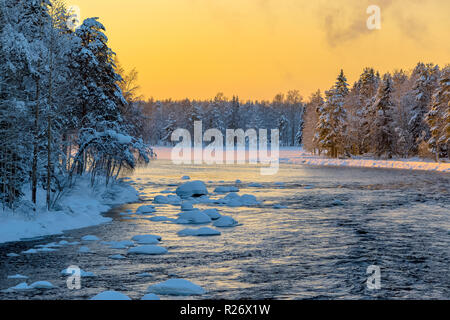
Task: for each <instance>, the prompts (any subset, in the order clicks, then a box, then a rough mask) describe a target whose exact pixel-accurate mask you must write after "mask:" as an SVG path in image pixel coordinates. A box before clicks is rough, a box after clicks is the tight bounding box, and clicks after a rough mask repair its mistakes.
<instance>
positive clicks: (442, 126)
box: [425, 66, 450, 161]
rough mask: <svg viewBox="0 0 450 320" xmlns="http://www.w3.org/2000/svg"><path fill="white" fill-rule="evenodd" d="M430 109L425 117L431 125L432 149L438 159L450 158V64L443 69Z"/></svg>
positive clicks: (430, 143)
mask: <svg viewBox="0 0 450 320" xmlns="http://www.w3.org/2000/svg"><path fill="white" fill-rule="evenodd" d="M430 109H431V110H430V111H429V112H428V114H427V115H426V117H425V120H426V122H427V123H428V125H429V127H430V135H431V137H430V139H429V140H428V146H429V148H430V151H431V152H432V153H434V154H435V155H436V161H439V159H440V158H444V157H449V158H450V66H447V67H446V68H444V69H443V70H442V73H441V78H440V80H439V86H438V87H437V88H436V91H435V93H434V95H433V98H432V101H431V108H430Z"/></svg>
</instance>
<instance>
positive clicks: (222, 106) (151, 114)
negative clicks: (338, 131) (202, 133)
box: [139, 90, 305, 146]
mask: <svg viewBox="0 0 450 320" xmlns="http://www.w3.org/2000/svg"><path fill="white" fill-rule="evenodd" d="M139 105H140V108H141V109H142V112H143V113H144V115H145V116H146V120H145V123H144V128H143V130H144V131H143V136H144V137H145V138H146V139H147V142H148V143H151V144H152V145H155V144H159V145H173V142H172V141H171V135H172V132H173V131H175V130H176V129H177V128H184V129H187V130H189V131H190V132H191V134H193V130H194V129H193V127H194V122H195V121H198V120H201V121H202V122H203V130H208V129H212V128H216V129H219V130H220V131H221V132H222V133H223V134H224V135H225V131H226V129H243V130H247V129H256V130H258V129H269V130H270V129H279V131H280V145H282V146H300V145H301V144H302V132H303V112H304V107H305V105H304V102H303V98H302V96H301V95H300V93H299V91H298V90H292V91H289V92H288V93H287V94H286V95H284V94H281V93H280V94H277V95H276V96H275V98H274V99H273V101H245V102H242V101H240V100H239V98H238V97H236V96H234V97H232V98H231V99H228V98H227V97H225V96H224V94H223V93H218V94H217V95H216V96H215V97H214V99H212V100H207V101H199V100H189V99H185V100H181V101H174V100H164V101H154V100H149V101H147V102H141V103H139Z"/></svg>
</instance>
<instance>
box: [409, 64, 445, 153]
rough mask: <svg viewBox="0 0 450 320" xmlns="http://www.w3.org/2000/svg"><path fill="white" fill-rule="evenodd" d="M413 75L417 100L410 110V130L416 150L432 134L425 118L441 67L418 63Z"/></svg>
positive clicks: (413, 148) (413, 91)
mask: <svg viewBox="0 0 450 320" xmlns="http://www.w3.org/2000/svg"><path fill="white" fill-rule="evenodd" d="M412 77H413V78H414V79H415V82H414V86H413V89H412V93H413V95H414V99H415V101H414V105H413V107H412V109H411V111H410V112H411V113H410V118H409V131H410V132H411V134H412V138H413V140H414V145H413V147H412V150H413V152H416V150H417V148H418V145H419V144H420V142H421V141H422V140H424V139H425V140H427V139H428V138H429V135H430V134H429V128H428V125H427V124H426V122H425V121H424V118H425V115H426V114H427V113H428V111H429V109H428V107H429V105H430V101H431V98H432V95H433V92H434V90H435V88H436V86H437V80H438V78H439V67H438V66H437V65H434V64H424V63H418V64H417V66H416V68H415V69H414V71H413V75H412Z"/></svg>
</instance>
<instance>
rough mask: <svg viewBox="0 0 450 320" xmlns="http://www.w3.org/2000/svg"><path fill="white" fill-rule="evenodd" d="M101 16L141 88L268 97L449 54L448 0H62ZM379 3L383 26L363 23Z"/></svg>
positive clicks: (442, 60) (167, 93) (172, 94)
mask: <svg viewBox="0 0 450 320" xmlns="http://www.w3.org/2000/svg"><path fill="white" fill-rule="evenodd" d="M67 4H68V5H77V6H78V7H80V9H81V17H82V19H84V18H87V17H92V16H97V17H100V21H101V22H102V23H103V24H104V25H105V26H106V28H107V35H108V37H109V39H110V45H111V47H112V48H113V50H114V51H115V52H116V53H117V54H118V57H119V60H120V61H121V63H122V65H123V66H124V67H125V68H127V69H129V68H132V67H136V68H137V70H138V71H139V77H140V78H139V83H140V85H141V93H142V94H143V95H144V96H145V97H154V98H156V99H164V98H174V99H181V98H186V97H187V98H202V99H203V98H211V97H213V96H214V95H215V94H216V93H217V92H219V91H222V92H224V93H225V95H226V96H229V97H230V96H232V95H233V94H237V95H239V97H240V98H241V100H246V99H272V98H273V97H274V95H275V94H276V93H278V92H286V91H287V90H290V89H298V90H300V92H301V93H302V95H303V96H305V97H308V96H309V94H310V93H311V92H313V91H315V90H317V89H318V88H320V89H322V90H324V89H327V88H329V87H330V86H331V85H332V84H333V82H334V80H335V78H336V76H337V74H338V72H339V69H340V68H343V69H344V71H345V73H346V75H347V77H348V79H349V82H351V83H352V82H353V81H355V80H356V79H357V77H358V76H359V74H360V73H361V71H362V69H363V68H364V67H366V66H373V67H375V68H376V69H378V70H380V72H386V71H392V70H394V69H398V68H403V69H410V68H412V67H413V66H414V65H415V64H416V63H417V62H418V61H419V60H421V61H424V62H434V63H438V64H441V65H445V64H447V63H450V41H449V40H450V19H449V18H448V13H449V12H450V1H448V0H401V1H395V0H338V1H336V0H126V1H125V0H67ZM371 4H377V5H379V6H380V8H381V13H382V29H381V30H375V31H369V30H368V29H367V27H366V20H367V18H368V17H369V15H368V14H366V8H367V7H368V5H371Z"/></svg>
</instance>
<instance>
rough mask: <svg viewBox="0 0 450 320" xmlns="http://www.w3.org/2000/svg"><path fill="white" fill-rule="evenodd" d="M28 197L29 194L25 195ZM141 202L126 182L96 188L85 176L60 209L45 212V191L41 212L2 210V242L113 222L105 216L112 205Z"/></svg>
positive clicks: (0, 231)
mask: <svg viewBox="0 0 450 320" xmlns="http://www.w3.org/2000/svg"><path fill="white" fill-rule="evenodd" d="M25 198H28V195H27V194H26V195H25ZM138 199H139V196H138V192H137V191H136V190H135V189H134V188H133V187H132V186H131V185H130V184H128V183H126V182H115V183H114V184H113V185H110V186H109V187H108V188H106V187H105V186H104V184H101V183H100V184H99V185H97V186H96V187H94V189H92V188H91V187H90V185H89V179H88V178H86V177H83V178H81V179H79V180H78V181H77V184H76V186H75V187H74V188H73V190H71V191H70V193H69V194H67V195H65V196H64V197H63V198H62V199H61V200H60V201H59V204H58V207H59V208H58V210H55V211H47V210H46V209H45V192H44V191H43V190H39V192H38V205H37V211H36V212H35V213H34V212H32V211H31V209H25V208H19V209H17V210H16V211H15V212H12V211H10V210H3V209H2V208H0V243H5V242H13V241H21V240H23V239H28V238H35V237H41V236H49V235H58V234H62V233H63V231H66V230H72V229H79V228H85V227H90V226H95V225H99V224H102V223H107V222H110V221H111V219H110V218H107V217H104V216H103V215H102V213H104V212H107V211H108V210H109V209H111V207H112V206H115V205H120V204H124V203H128V202H134V201H137V200H138Z"/></svg>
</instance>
